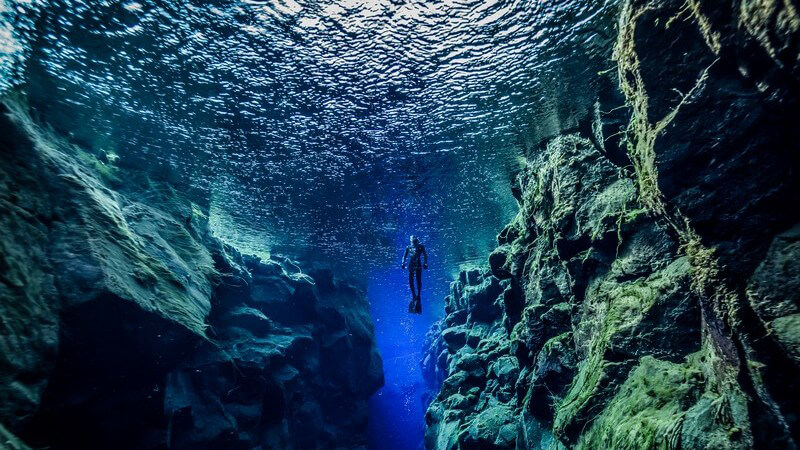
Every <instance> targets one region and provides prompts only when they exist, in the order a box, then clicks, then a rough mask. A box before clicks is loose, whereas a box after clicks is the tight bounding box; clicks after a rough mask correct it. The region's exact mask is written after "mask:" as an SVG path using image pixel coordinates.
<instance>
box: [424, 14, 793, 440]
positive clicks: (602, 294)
mask: <svg viewBox="0 0 800 450" xmlns="http://www.w3.org/2000/svg"><path fill="white" fill-rule="evenodd" d="M798 30H800V16H798V13H797V10H796V9H795V8H794V7H793V6H792V5H791V4H789V3H780V2H734V3H733V4H730V3H728V4H725V5H715V6H714V7H711V6H708V5H707V4H706V3H701V2H695V1H689V2H683V1H645V0H634V1H628V2H624V3H623V4H622V5H621V7H620V21H619V37H618V41H617V44H616V48H615V50H614V59H615V61H616V63H617V65H618V67H617V69H618V70H617V72H616V76H617V79H616V81H615V82H616V83H617V84H618V85H619V86H620V91H621V94H622V95H620V94H619V93H615V92H601V93H598V98H600V99H601V100H600V101H599V102H598V105H597V108H596V110H595V112H594V114H590V116H593V117H594V118H593V120H592V121H591V123H587V124H586V125H585V126H581V127H580V128H579V129H576V130H567V131H566V132H565V133H564V134H563V135H561V136H558V137H556V138H554V139H551V140H549V141H547V142H544V143H542V144H541V145H539V146H536V147H535V148H530V149H526V154H527V156H526V161H525V167H524V168H523V169H522V171H521V173H520V174H519V175H518V177H517V180H516V184H515V185H514V186H513V188H512V189H513V192H514V193H515V196H516V197H517V199H518V201H519V205H520V211H519V213H518V215H517V217H516V218H515V219H514V220H513V221H512V223H510V224H509V225H508V226H507V227H506V228H505V229H503V230H502V231H501V232H500V234H499V236H498V247H497V249H496V250H495V251H494V252H492V254H491V255H489V258H488V265H487V267H486V268H480V269H473V270H468V271H464V272H462V273H461V275H460V277H459V279H458V280H456V281H454V282H453V284H452V288H451V291H452V292H451V294H450V295H449V296H448V297H447V299H446V310H445V312H446V317H445V318H444V319H443V322H442V323H441V324H438V325H437V326H438V327H440V328H441V331H440V332H438V338H437V339H434V340H432V344H431V346H430V349H429V351H428V354H427V356H426V358H425V360H424V362H423V369H424V370H425V372H426V373H428V374H430V375H429V377H428V378H429V379H430V380H431V382H432V383H435V382H437V381H438V380H439V379H443V384H442V387H441V389H440V391H439V393H438V395H437V397H436V398H435V399H434V401H433V403H432V404H431V406H430V407H429V409H428V412H427V415H426V423H427V432H426V446H427V447H428V448H431V449H453V448H461V449H471V448H481V449H486V448H496V449H514V448H516V449H519V448H592V449H596V448H641V449H646V448H693V449H706V448H726V449H728V448H796V447H797V444H798V442H800V424H798V417H800V406H798V403H797V401H796V399H797V398H800V395H799V394H800V381H799V380H800V376H799V375H800V364H799V363H798V356H797V355H798V351H799V350H798V349H800V347H799V346H800V322H798V318H800V315H798V313H800V297H798V289H797V288H798V286H797V284H798V280H800V269H799V268H800V263H799V262H798V261H800V259H798V257H800V253H799V252H800V246H798V223H800V210H799V209H798V208H797V205H798V200H799V199H800V177H798V168H800V144H799V143H800V140H798V138H799V137H800V136H798V128H797V126H796V123H795V121H796V118H797V117H800V115H798V112H799V111H798V102H797V99H798V97H797V93H798V91H797V88H798V80H799V79H800V71H798V69H800V57H799V55H800V53H798V50H800V48H798V44H800V33H798ZM612 75H613V73H612ZM623 104H624V105H625V106H626V107H627V108H625V109H620V108H618V107H619V106H621V105H623ZM624 111H627V113H624ZM625 114H627V116H626V117H622V118H621V117H620V116H621V115H622V116H624V115H625ZM626 121H627V123H628V125H627V126H625V125H624V123H625V122H626ZM620 123H622V124H623V126H622V127H621V128H620V127H619V124H620Z"/></svg>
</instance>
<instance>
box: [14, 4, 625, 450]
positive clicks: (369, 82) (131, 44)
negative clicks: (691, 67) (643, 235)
mask: <svg viewBox="0 0 800 450" xmlns="http://www.w3.org/2000/svg"><path fill="white" fill-rule="evenodd" d="M615 4H616V2H614V1H596V2H588V3H587V4H586V5H582V2H578V1H571V0H570V1H566V2H562V1H537V2H530V1H525V0H497V1H488V2H486V1H479V0H464V1H449V0H437V1H422V0H415V1H397V0H329V1H304V0H263V1H260V0H245V1H220V0H217V1H211V2H198V1H185V2H182V1H167V2H156V3H151V2H145V1H122V2H117V1H89V2H84V1H71V0H61V1H49V2H48V1H31V2H27V1H26V2H21V1H20V2H17V1H8V0H6V1H3V2H1V3H0V14H2V18H3V27H2V28H0V38H2V40H3V44H2V53H0V71H2V84H0V90H4V91H5V90H9V89H12V88H15V89H19V90H20V91H21V92H22V93H23V94H24V96H25V98H26V101H27V102H28V103H29V104H30V106H31V108H32V110H33V111H34V112H35V113H36V114H37V115H38V116H39V118H40V119H41V120H42V121H43V122H46V123H48V124H50V125H51V126H52V127H53V128H54V129H55V130H57V131H58V132H59V133H62V134H64V135H66V136H69V137H70V138H71V139H73V140H74V141H75V142H78V143H80V144H81V145H84V146H86V147H87V148H91V149H93V150H94V151H97V152H99V153H101V154H104V155H105V157H106V158H108V159H110V160H112V161H114V162H116V163H119V164H122V165H127V166H130V167H140V168H148V169H149V170H152V171H154V172H158V173H160V174H162V175H164V176H165V177H166V178H168V179H170V180H173V181H174V182H175V183H176V184H178V185H182V186H184V187H185V188H186V189H187V190H188V191H190V192H192V193H193V195H194V196H195V198H196V199H197V201H198V202H199V203H205V204H206V206H208V208H209V210H210V218H209V219H210V222H211V227H212V230H213V232H214V233H215V234H216V235H217V236H218V237H220V238H221V239H223V240H224V241H226V242H229V243H231V244H233V245H235V246H236V247H237V248H239V249H241V250H242V251H243V252H244V253H253V254H258V255H270V254H281V255H286V256H289V257H290V258H293V259H296V260H298V261H300V262H301V263H303V264H305V265H306V266H315V265H320V266H330V267H334V268H335V270H336V273H337V276H340V277H342V278H350V279H353V280H356V281H357V282H358V283H360V284H362V285H364V286H367V287H368V295H369V298H370V301H371V304H372V306H371V312H372V317H373V320H374V322H375V326H376V334H377V340H378V344H379V347H380V349H381V352H382V356H383V358H384V368H385V378H386V386H385V387H384V388H383V389H382V390H381V391H380V392H379V393H378V394H377V395H376V397H375V398H374V399H373V401H372V404H371V417H372V423H371V429H370V438H371V442H372V444H373V446H374V447H375V448H398V449H399V448H417V447H419V445H421V439H422V433H423V426H424V424H423V415H424V409H425V406H426V405H425V404H424V403H425V401H424V396H425V395H426V392H425V387H424V383H423V381H422V378H421V375H420V373H419V356H420V351H421V346H422V342H423V340H424V336H425V332H426V330H427V329H428V327H429V326H430V324H431V323H433V322H434V321H435V320H436V319H438V318H440V317H441V316H442V315H443V311H442V298H443V297H444V295H446V293H447V288H448V287H447V286H448V283H449V281H450V280H451V279H452V277H453V276H454V274H456V273H457V272H458V270H459V269H460V268H462V267H464V266H468V265H471V264H476V263H484V258H485V255H486V254H487V253H488V251H490V250H491V249H492V248H493V247H494V245H495V244H496V242H495V236H496V234H497V232H498V231H500V230H501V229H502V227H503V226H504V225H505V224H506V223H507V222H508V221H509V220H510V219H511V218H512V217H513V216H514V214H515V213H516V210H517V204H516V202H515V200H514V199H513V197H512V194H511V191H510V189H509V184H510V181H511V180H512V179H513V177H514V174H515V173H516V172H517V171H518V170H519V168H520V162H519V160H518V158H517V156H518V155H519V154H520V151H525V150H526V149H528V148H530V147H532V146H533V145H535V144H536V143H537V142H539V141H540V140H541V139H543V138H545V137H548V136H552V135H554V134H557V133H559V132H561V131H563V130H564V129H569V128H574V127H576V126H578V122H579V121H581V120H582V119H583V117H582V116H581V114H584V112H583V111H586V110H588V109H589V108H588V107H587V105H590V104H591V103H592V102H593V101H594V95H593V94H592V93H593V92H595V91H596V90H597V89H596V87H597V86H595V85H594V84H595V83H596V82H597V81H596V80H597V78H598V77H596V74H597V73H598V72H599V71H601V70H604V69H606V68H608V66H609V62H608V59H609V55H608V54H607V49H608V48H609V45H608V43H609V42H610V41H611V40H613V38H614V32H613V27H612V26H610V24H611V23H613V12H614V6H615ZM123 181H124V180H123ZM412 233H414V234H418V235H420V236H421V237H422V240H423V243H424V244H425V245H426V246H427V248H428V252H429V254H430V258H431V262H430V265H431V269H430V270H429V271H427V272H425V274H424V276H425V284H424V288H423V289H424V291H423V304H424V312H423V314H422V315H421V316H410V315H408V314H407V312H406V304H407V301H408V292H407V289H408V286H407V278H406V277H407V275H406V273H404V272H403V271H401V270H400V269H399V267H398V266H399V263H400V257H401V253H402V250H403V248H404V247H405V245H406V243H407V239H408V235H409V234H412ZM388 442H393V444H387V443H388Z"/></svg>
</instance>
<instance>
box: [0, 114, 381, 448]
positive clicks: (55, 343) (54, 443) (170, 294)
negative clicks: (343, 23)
mask: <svg viewBox="0 0 800 450" xmlns="http://www.w3.org/2000/svg"><path fill="white" fill-rule="evenodd" d="M21 105H22V102H20V101H18V100H8V101H6V103H5V105H4V109H3V114H2V118H0V128H2V132H0V139H1V140H2V153H3V159H2V162H0V180H2V186H0V196H1V197H0V202H1V203H2V207H1V208H0V211H2V216H0V223H2V226H0V230H1V231H0V269H1V270H0V348H2V352H0V377H1V378H0V424H2V425H1V426H0V434H2V439H3V442H4V446H10V447H11V448H24V447H25V445H26V444H27V445H30V446H33V447H48V448H54V449H58V448H137V449H141V448H153V449H156V448H159V449H165V448H170V449H181V448H187V449H188V448H191V449H202V448H209V449H212V448H214V449H217V448H226V449H237V448H242V449H250V448H358V447H361V446H363V445H364V444H365V438H364V432H365V428H366V420H367V399H368V397H369V396H370V395H371V394H372V393H373V392H374V391H376V390H377V389H378V388H379V387H380V386H381V385H382V383H383V373H382V364H381V359H380V356H379V355H378V353H377V349H376V346H375V341H374V336H373V327H372V322H371V320H370V317H369V309H368V304H367V301H366V298H365V295H364V293H363V292H362V291H361V290H360V289H358V288H356V287H353V286H350V285H348V284H346V283H343V282H340V281H337V280H335V279H334V278H333V276H332V274H331V273H330V272H329V271H324V270H320V271H316V272H314V273H310V274H304V273H302V272H301V271H300V269H299V268H298V267H297V266H296V265H294V264H293V263H292V262H291V261H289V260H285V259H281V258H273V259H271V260H260V259H258V258H255V257H249V256H243V255H240V254H239V252H237V251H236V249H233V248H231V247H229V246H227V245H223V244H222V243H221V242H220V241H218V240H217V239H216V238H214V237H213V236H211V235H210V233H209V229H208V223H207V218H206V213H205V209H204V207H203V206H202V205H198V204H196V203H193V202H191V201H190V200H189V199H188V198H187V197H186V195H184V194H183V193H182V192H181V191H180V190H177V189H176V188H175V187H174V186H173V184H170V183H168V182H165V181H159V180H157V179H155V178H153V177H151V176H148V175H147V174H145V173H144V172H139V171H135V170H128V169H123V168H120V167H117V165H116V164H115V161H114V158H113V155H110V154H107V153H105V152H102V151H98V152H90V151H89V150H87V149H84V148H80V147H78V146H75V145H73V144H70V143H69V142H67V141H66V140H65V139H63V138H61V137H59V136H58V135H57V134H56V133H54V132H53V131H50V130H48V129H46V128H45V127H42V126H40V125H38V124H36V123H34V121H32V120H31V119H30V118H29V116H28V114H27V111H26V110H25V108H24V107H23V106H21Z"/></svg>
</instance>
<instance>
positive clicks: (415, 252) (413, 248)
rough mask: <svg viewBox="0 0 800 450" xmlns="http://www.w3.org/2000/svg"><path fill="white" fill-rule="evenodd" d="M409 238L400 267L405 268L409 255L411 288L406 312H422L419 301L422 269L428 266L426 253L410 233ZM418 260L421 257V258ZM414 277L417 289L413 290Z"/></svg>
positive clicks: (423, 247)
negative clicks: (409, 242)
mask: <svg viewBox="0 0 800 450" xmlns="http://www.w3.org/2000/svg"><path fill="white" fill-rule="evenodd" d="M409 240H410V241H411V244H410V245H409V246H408V247H406V251H405V253H403V263H402V264H401V265H400V268H401V269H403V270H405V268H406V258H407V257H408V256H411V258H410V259H409V260H408V285H409V287H410V288H411V297H412V298H411V302H410V303H409V304H408V312H410V313H416V314H422V303H421V302H420V294H421V293H422V269H427V268H428V253H427V252H426V251H425V246H424V245H422V244H420V243H419V239H417V237H416V236H414V235H412V236H411V237H410V238H409ZM423 257H424V259H422V261H420V259H421V258H423ZM414 277H416V278H417V290H416V291H414Z"/></svg>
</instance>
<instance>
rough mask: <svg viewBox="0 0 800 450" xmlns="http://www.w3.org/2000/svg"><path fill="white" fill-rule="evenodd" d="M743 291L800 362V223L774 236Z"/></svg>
mask: <svg viewBox="0 0 800 450" xmlns="http://www.w3.org/2000/svg"><path fill="white" fill-rule="evenodd" d="M747 294H748V295H747V296H748V299H749V300H750V304H751V305H752V307H753V310H754V311H755V312H756V314H758V317H759V319H760V320H761V321H762V322H763V323H764V326H765V327H766V329H767V331H768V332H769V333H770V334H771V335H772V336H773V337H774V339H775V340H777V341H778V342H779V343H780V345H781V346H782V347H783V348H784V350H785V351H786V353H787V354H788V355H789V356H790V357H791V358H792V359H793V360H794V361H795V362H796V363H798V364H800V225H796V226H794V227H792V228H791V229H790V230H788V231H786V232H784V233H781V234H779V235H778V236H776V237H775V239H774V240H773V242H772V245H771V246H770V249H769V251H768V252H767V255H766V257H765V258H764V260H763V261H762V262H761V264H760V265H759V266H758V268H757V269H756V271H755V272H754V273H753V276H752V277H751V278H750V282H749V285H748V290H747Z"/></svg>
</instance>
